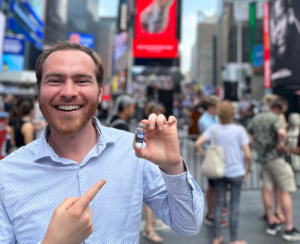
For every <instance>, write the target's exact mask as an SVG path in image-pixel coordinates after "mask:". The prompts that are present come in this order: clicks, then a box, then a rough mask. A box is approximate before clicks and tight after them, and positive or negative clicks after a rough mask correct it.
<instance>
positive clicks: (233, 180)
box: [195, 101, 252, 244]
mask: <svg viewBox="0 0 300 244" xmlns="http://www.w3.org/2000/svg"><path fill="white" fill-rule="evenodd" d="M234 115H235V109H234V107H233V106H232V104H231V102H230V101H223V102H221V104H220V106H219V119H220V122H221V123H220V124H216V125H213V126H211V127H209V128H208V129H207V130H206V131H205V132H204V133H203V134H202V135H201V136H200V138H199V139H198V140H197V141H196V143H195V146H196V148H197V150H198V151H199V152H200V154H201V155H202V156H203V157H205V151H204V148H203V146H204V144H205V143H206V142H210V141H211V140H212V138H213V139H214V141H215V145H217V146H220V147H222V148H223V150H224V153H225V160H224V168H225V174H224V178H222V179H216V180H214V186H215V189H216V203H215V207H214V240H213V244H220V243H222V242H223V240H224V238H223V237H222V236H221V229H220V228H221V219H222V209H223V206H224V203H225V201H226V199H225V196H226V191H227V185H230V192H231V195H230V239H231V242H230V244H245V243H246V242H245V241H238V240H237V231H238V219H239V202H240V193H241V188H242V184H243V182H245V181H246V179H247V178H248V176H249V174H250V173H251V171H252V168H251V152H250V147H249V139H248V136H247V133H246V130H245V129H244V127H242V126H240V125H235V124H233V121H234ZM245 161H246V164H247V166H246V169H245Z"/></svg>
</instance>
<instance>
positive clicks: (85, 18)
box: [67, 0, 99, 34]
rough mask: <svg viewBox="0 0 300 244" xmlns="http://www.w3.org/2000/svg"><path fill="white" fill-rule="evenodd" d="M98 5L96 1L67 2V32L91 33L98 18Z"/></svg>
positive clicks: (71, 0)
mask: <svg viewBox="0 0 300 244" xmlns="http://www.w3.org/2000/svg"><path fill="white" fill-rule="evenodd" d="M98 5H99V1H98V0H69V1H68V14H67V22H68V32H69V33H70V32H83V33H90V32H91V31H93V29H94V28H93V27H94V25H95V23H97V21H98V18H99V16H98V9H99V6H98ZM91 34H92V33H91Z"/></svg>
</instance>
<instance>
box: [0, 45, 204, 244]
mask: <svg viewBox="0 0 300 244" xmlns="http://www.w3.org/2000/svg"><path fill="white" fill-rule="evenodd" d="M35 71H36V78H37V89H38V94H39V102H40V109H41V111H42V113H43V115H44V117H45V119H46V120H47V121H48V123H49V124H48V125H47V126H46V128H45V130H44V134H43V136H42V138H41V139H38V140H35V141H34V142H32V143H30V144H29V145H27V146H25V147H22V148H20V149H19V150H18V151H16V152H14V153H12V154H11V155H9V156H8V157H6V158H5V159H3V160H1V163H0V175H1V177H0V242H2V243H16V242H18V243H39V242H41V243H42V244H48V243H64V244H80V243H82V242H84V241H85V240H86V239H88V240H86V242H88V243H95V244H98V243H114V244H121V243H122V244H123V243H130V244H131V243H132V244H133V243H136V244H137V243H139V233H140V219H141V212H142V203H143V202H145V203H146V204H147V205H148V206H150V207H151V209H152V210H153V211H154V213H155V215H156V216H158V217H159V218H160V219H161V220H162V221H163V222H164V223H165V224H167V225H169V226H171V228H172V229H173V230H174V231H175V232H176V233H179V234H182V235H196V234H197V233H198V232H199V230H200V226H201V222H202V217H203V205H204V204H203V195H202V192H201V190H200V188H199V187H198V185H197V184H196V183H195V180H194V179H193V177H192V176H191V175H190V173H189V171H188V168H187V164H186V163H185V162H184V160H182V159H181V156H180V148H179V141H178V135H177V121H176V119H175V117H172V116H171V117H169V118H168V120H167V119H166V118H165V117H164V116H163V115H159V116H156V115H155V114H152V115H150V117H149V118H148V120H144V121H142V123H143V124H146V128H145V138H146V141H147V146H146V147H145V148H142V149H133V146H132V142H133V139H134V135H133V134H132V133H128V132H125V131H121V130H116V129H113V128H107V127H105V126H102V125H101V124H100V122H99V121H98V120H97V119H96V117H94V114H95V112H96V109H97V107H98V104H99V102H101V99H102V95H103V86H102V84H103V65H102V62H101V60H100V58H99V56H98V55H97V54H96V53H95V52H94V51H93V50H92V49H90V48H88V47H86V46H84V45H80V44H78V43H71V42H69V41H65V42H61V43H58V44H57V45H55V46H54V47H52V48H50V49H47V50H45V51H44V52H43V53H42V54H41V55H40V56H39V58H38V60H37V63H36V69H35ZM101 179H102V180H101ZM99 180H100V181H99ZM106 182H107V184H106V185H105V183H106ZM104 185H105V186H104ZM100 190H101V191H100Z"/></svg>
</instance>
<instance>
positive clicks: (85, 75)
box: [72, 73, 93, 79]
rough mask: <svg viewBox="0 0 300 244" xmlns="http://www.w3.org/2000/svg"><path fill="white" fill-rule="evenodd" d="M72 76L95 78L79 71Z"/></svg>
mask: <svg viewBox="0 0 300 244" xmlns="http://www.w3.org/2000/svg"><path fill="white" fill-rule="evenodd" d="M72 78H88V79H93V76H91V75H90V74H87V73H77V74H74V75H72Z"/></svg>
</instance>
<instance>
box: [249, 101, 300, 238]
mask: <svg viewBox="0 0 300 244" xmlns="http://www.w3.org/2000/svg"><path fill="white" fill-rule="evenodd" d="M286 107H287V102H286V100H285V99H283V98H281V97H277V98H275V99H274V100H273V101H272V102H271V106H270V111H267V112H264V113H261V114H259V115H257V116H255V118H254V119H253V120H252V122H251V123H250V124H249V126H248V132H249V133H250V134H251V135H252V136H253V139H254V141H255V144H256V148H257V155H258V157H257V160H258V162H259V163H261V164H262V178H263V198H264V203H265V207H266V213H267V219H268V222H269V227H268V229H267V230H266V232H267V233H268V234H270V235H276V234H277V232H278V231H279V230H280V229H281V226H280V225H279V224H276V223H275V220H274V216H273V210H272V192H273V187H274V185H277V186H278V187H279V188H280V191H281V201H282V207H283V210H284V216H285V220H286V221H285V231H284V234H283V236H282V237H283V239H285V240H287V241H297V240H300V232H299V231H298V230H296V229H295V228H294V226H293V209H292V197H291V192H293V191H295V190H296V184H295V179H294V173H293V171H292V168H291V166H290V165H289V164H288V163H286V162H285V160H284V155H282V154H281V153H280V152H279V151H278V150H282V149H284V144H285V139H286V137H287V135H286V131H285V128H284V125H283V122H282V120H281V119H280V117H279V115H280V114H282V113H283V111H284V109H285V108H286Z"/></svg>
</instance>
